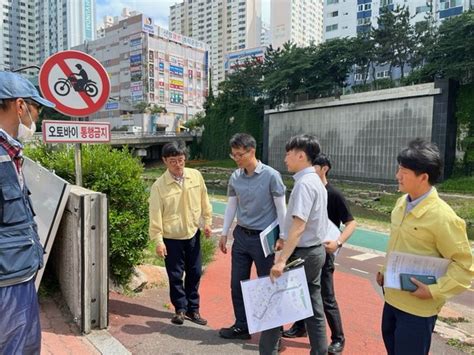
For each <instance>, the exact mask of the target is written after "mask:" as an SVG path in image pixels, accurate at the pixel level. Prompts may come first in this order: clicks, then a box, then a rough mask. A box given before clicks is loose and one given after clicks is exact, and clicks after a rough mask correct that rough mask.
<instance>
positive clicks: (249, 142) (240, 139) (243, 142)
mask: <svg viewBox="0 0 474 355" xmlns="http://www.w3.org/2000/svg"><path fill="white" fill-rule="evenodd" d="M229 144H230V147H231V148H234V149H239V148H244V149H251V148H253V149H256V148H257V142H256V141H255V138H254V137H252V136H251V135H250V134H247V133H236V134H234V135H233V136H232V138H231V139H230V141H229Z"/></svg>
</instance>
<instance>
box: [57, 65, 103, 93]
mask: <svg viewBox="0 0 474 355" xmlns="http://www.w3.org/2000/svg"><path fill="white" fill-rule="evenodd" d="M76 68H78V69H79V73H72V74H71V75H70V76H68V77H67V78H60V79H58V81H57V82H56V83H55V84H54V91H55V92H56V94H58V95H59V96H66V95H68V94H69V92H70V91H71V87H72V88H73V89H74V91H77V92H85V93H86V94H87V95H88V96H89V97H94V96H96V95H97V93H98V92H99V89H98V88H97V85H96V84H97V83H96V82H95V81H93V80H90V79H89V77H88V75H87V73H86V71H85V70H84V69H82V65H81V64H76ZM78 77H79V79H78Z"/></svg>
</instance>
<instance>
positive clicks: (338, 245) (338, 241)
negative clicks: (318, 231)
mask: <svg viewBox="0 0 474 355" xmlns="http://www.w3.org/2000/svg"><path fill="white" fill-rule="evenodd" d="M336 243H337V247H338V248H342V243H341V241H340V240H336Z"/></svg>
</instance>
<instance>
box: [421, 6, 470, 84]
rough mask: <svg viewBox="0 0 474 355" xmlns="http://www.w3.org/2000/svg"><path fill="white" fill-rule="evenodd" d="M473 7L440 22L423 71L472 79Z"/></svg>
mask: <svg viewBox="0 0 474 355" xmlns="http://www.w3.org/2000/svg"><path fill="white" fill-rule="evenodd" d="M473 39H474V10H470V11H468V12H465V13H463V14H462V15H459V16H456V17H453V18H449V19H447V20H445V21H443V23H442V24H441V25H440V27H439V30H438V38H437V41H436V44H435V46H434V49H433V51H432V52H430V55H429V57H428V62H429V63H428V65H427V66H426V68H425V70H426V71H427V73H428V74H431V75H433V76H441V77H445V78H451V79H456V80H458V81H460V82H461V83H463V84H467V83H471V82H473V81H474V40H473Z"/></svg>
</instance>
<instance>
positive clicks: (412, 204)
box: [406, 188, 432, 213]
mask: <svg viewBox="0 0 474 355" xmlns="http://www.w3.org/2000/svg"><path fill="white" fill-rule="evenodd" d="M431 189H432V188H431ZM431 189H429V190H428V192H425V193H424V194H423V195H421V196H420V197H418V198H417V199H415V200H412V199H411V198H410V195H407V207H406V213H408V212H410V211H411V210H412V209H414V208H415V207H416V206H417V205H418V204H419V203H420V202H421V201H423V200H424V199H425V198H426V197H427V196H428V195H429V194H430V193H431Z"/></svg>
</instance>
